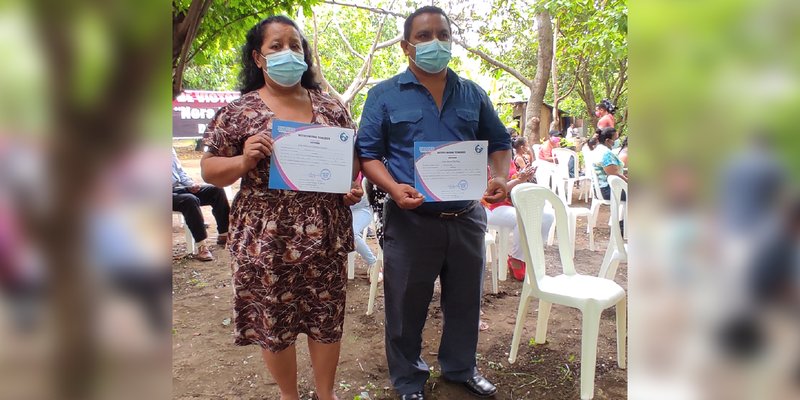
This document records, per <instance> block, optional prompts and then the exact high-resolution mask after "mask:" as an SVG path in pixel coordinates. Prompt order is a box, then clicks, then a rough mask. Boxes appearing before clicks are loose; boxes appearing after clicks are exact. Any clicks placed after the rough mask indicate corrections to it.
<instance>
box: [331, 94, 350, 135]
mask: <svg viewBox="0 0 800 400" xmlns="http://www.w3.org/2000/svg"><path fill="white" fill-rule="evenodd" d="M331 99H332V100H333V103H334V104H336V106H337V107H338V108H339V110H334V120H335V121H336V124H337V125H338V126H341V127H343V128H350V129H356V123H355V122H353V118H352V117H350V111H349V110H348V109H347V107H345V106H344V104H342V102H341V101H339V99H337V98H334V97H332V98H331Z"/></svg>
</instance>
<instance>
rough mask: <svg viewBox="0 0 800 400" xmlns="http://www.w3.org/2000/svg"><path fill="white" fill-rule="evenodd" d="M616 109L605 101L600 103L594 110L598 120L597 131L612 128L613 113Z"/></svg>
mask: <svg viewBox="0 0 800 400" xmlns="http://www.w3.org/2000/svg"><path fill="white" fill-rule="evenodd" d="M616 109H617V107H615V106H614V105H613V104H611V102H610V101H608V100H607V99H603V100H602V101H600V104H598V105H597V107H595V109H594V115H596V116H597V118H600V119H599V120H598V121H597V129H603V128H613V127H614V123H615V121H614V111H616Z"/></svg>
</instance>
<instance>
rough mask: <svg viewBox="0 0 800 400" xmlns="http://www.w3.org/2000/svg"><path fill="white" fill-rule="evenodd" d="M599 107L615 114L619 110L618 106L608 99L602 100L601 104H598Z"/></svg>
mask: <svg viewBox="0 0 800 400" xmlns="http://www.w3.org/2000/svg"><path fill="white" fill-rule="evenodd" d="M597 108H599V109H601V110H606V111H608V113H609V114H614V111H616V110H617V107H615V106H614V105H613V104H611V102H610V101H608V99H603V100H600V104H598V105H597Z"/></svg>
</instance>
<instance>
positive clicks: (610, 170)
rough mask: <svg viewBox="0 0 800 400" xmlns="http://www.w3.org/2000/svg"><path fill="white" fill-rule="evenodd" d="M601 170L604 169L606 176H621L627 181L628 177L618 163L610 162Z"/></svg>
mask: <svg viewBox="0 0 800 400" xmlns="http://www.w3.org/2000/svg"><path fill="white" fill-rule="evenodd" d="M603 171H605V173H606V175H608V176H611V175H615V176H618V177H620V178H622V180H624V181H625V182H627V181H628V177H627V176H625V174H623V173H622V168H621V167H620V166H619V165H614V164H611V165H608V166H605V167H603Z"/></svg>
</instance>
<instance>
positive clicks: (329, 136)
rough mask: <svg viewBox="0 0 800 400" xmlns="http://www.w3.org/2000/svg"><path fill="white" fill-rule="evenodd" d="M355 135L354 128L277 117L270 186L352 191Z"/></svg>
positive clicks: (293, 188) (273, 132)
mask: <svg viewBox="0 0 800 400" xmlns="http://www.w3.org/2000/svg"><path fill="white" fill-rule="evenodd" d="M354 137H355V132H354V130H353V129H348V128H340V127H331V126H321V125H307V124H300V123H296V122H290V121H281V120H274V121H273V122H272V138H273V139H274V141H275V142H274V143H273V147H272V157H271V159H270V166H269V188H270V189H286V190H296V191H303V192H323V193H349V192H350V185H351V183H352V174H353V139H354Z"/></svg>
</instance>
